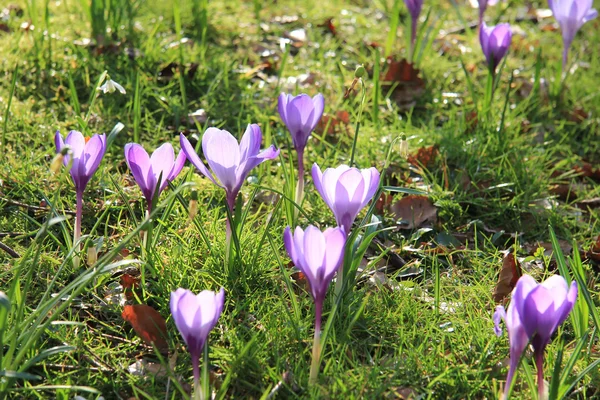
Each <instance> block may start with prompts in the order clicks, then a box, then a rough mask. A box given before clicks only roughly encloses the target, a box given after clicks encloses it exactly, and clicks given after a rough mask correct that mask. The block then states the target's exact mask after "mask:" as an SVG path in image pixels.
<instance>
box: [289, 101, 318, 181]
mask: <svg viewBox="0 0 600 400" xmlns="http://www.w3.org/2000/svg"><path fill="white" fill-rule="evenodd" d="M324 106H325V102H324V99H323V95H322V94H321V93H319V94H317V95H315V97H313V98H312V99H311V98H310V96H308V95H306V94H300V95H298V96H292V95H291V94H285V93H281V94H280V95H279V102H278V104H277V110H278V111H279V115H280V116H281V120H282V121H283V123H284V124H285V126H287V128H288V130H289V131H290V134H291V135H292V142H293V143H294V148H295V149H296V152H297V153H298V177H299V178H300V179H303V175H304V148H305V147H306V143H307V142H308V138H309V136H310V134H311V132H312V131H313V130H314V129H315V127H316V126H317V124H318V123H319V120H320V119H321V116H322V115H323V108H324Z"/></svg>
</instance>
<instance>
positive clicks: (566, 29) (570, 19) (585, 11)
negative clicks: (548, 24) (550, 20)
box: [548, 0, 598, 70]
mask: <svg viewBox="0 0 600 400" xmlns="http://www.w3.org/2000/svg"><path fill="white" fill-rule="evenodd" d="M548 5H549V6H550V9H551V10H552V14H553V15H554V18H556V20H557V21H558V24H559V25H560V29H561V31H562V37H563V46H564V49H563V70H564V69H565V67H566V65H567V60H568V58H569V48H570V47H571V43H572V42H573V39H574V38H575V35H576V34H577V31H579V29H580V28H581V27H582V26H583V24H585V23H586V22H588V21H590V20H592V19H594V18H596V17H597V16H598V11H596V10H595V9H593V8H592V5H593V1H592V0H548Z"/></svg>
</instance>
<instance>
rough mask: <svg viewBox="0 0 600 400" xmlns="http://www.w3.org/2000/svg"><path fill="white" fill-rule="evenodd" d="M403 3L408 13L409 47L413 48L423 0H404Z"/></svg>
mask: <svg viewBox="0 0 600 400" xmlns="http://www.w3.org/2000/svg"><path fill="white" fill-rule="evenodd" d="M404 4H406V8H408V12H409V14H410V19H411V25H410V27H411V36H410V43H411V47H413V48H414V45H415V40H416V39H417V21H418V20H419V15H420V14H421V9H422V8H423V0H404Z"/></svg>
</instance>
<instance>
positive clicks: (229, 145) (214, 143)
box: [180, 124, 279, 214]
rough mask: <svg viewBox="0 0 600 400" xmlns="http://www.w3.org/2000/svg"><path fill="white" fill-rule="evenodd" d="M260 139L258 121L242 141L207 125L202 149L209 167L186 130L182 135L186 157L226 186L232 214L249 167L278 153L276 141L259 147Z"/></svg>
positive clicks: (219, 183)
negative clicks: (201, 158)
mask: <svg viewBox="0 0 600 400" xmlns="http://www.w3.org/2000/svg"><path fill="white" fill-rule="evenodd" d="M261 141H262V132H261V131H260V127H259V126H258V125H256V124H251V125H248V127H247V128H246V132H244V135H243V136H242V140H241V141H240V143H239V144H238V142H237V140H236V139H235V138H234V137H233V135H232V134H231V133H229V132H227V131H225V130H221V129H217V128H208V129H207V130H206V132H204V135H203V136H202V152H203V153H204V157H205V158H206V161H207V162H208V166H209V167H210V171H209V170H208V168H206V166H205V165H204V163H203V162H202V161H201V160H200V157H198V154H196V151H195V150H194V147H193V146H192V145H191V143H190V142H189V140H187V138H186V137H185V136H184V135H183V134H181V135H180V143H181V148H182V150H183V152H184V153H185V155H186V156H187V159H188V160H190V162H191V163H192V164H194V166H195V167H196V168H198V170H199V171H200V172H201V173H202V174H203V175H204V176H206V177H207V178H208V179H210V180H211V181H212V182H213V183H214V184H215V185H217V186H219V187H221V188H223V189H225V193H226V199H227V205H228V206H229V210H230V211H231V213H232V214H233V207H234V204H235V199H236V197H237V195H238V193H239V191H240V188H241V187H242V184H243V183H244V180H245V179H246V177H247V176H248V174H249V173H250V171H251V170H252V169H253V168H254V167H256V166H257V165H259V164H260V163H262V162H263V161H266V160H272V159H274V158H276V157H277V156H278V155H279V150H278V149H276V148H275V146H273V145H271V146H270V147H269V148H267V149H266V150H263V151H260V143H261ZM211 171H212V172H211ZM213 174H214V175H213Z"/></svg>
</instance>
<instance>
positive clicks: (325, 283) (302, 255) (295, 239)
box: [283, 226, 346, 384]
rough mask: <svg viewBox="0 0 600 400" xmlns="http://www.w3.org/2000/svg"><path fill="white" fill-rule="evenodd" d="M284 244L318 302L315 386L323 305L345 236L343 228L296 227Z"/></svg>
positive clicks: (313, 367) (312, 371)
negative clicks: (303, 228) (322, 230)
mask: <svg viewBox="0 0 600 400" xmlns="http://www.w3.org/2000/svg"><path fill="white" fill-rule="evenodd" d="M283 242H284V244H285V248H286V250H287V252H288V254H289V256H290V258H291V259H292V262H293V263H294V265H295V266H296V268H298V269H299V270H300V271H302V272H303V273H304V275H305V276H306V279H307V280H308V283H309V285H310V293H311V295H312V297H313V300H314V302H315V335H314V340H313V352H312V362H311V366H310V383H311V384H314V383H316V381H317V377H318V374H319V366H320V362H321V349H322V343H321V317H322V314H323V302H324V301H325V295H326V294H327V288H328V287H329V283H330V282H331V280H332V279H333V276H334V275H335V273H336V271H337V270H338V268H339V267H340V265H341V264H342V261H343V258H344V247H345V245H346V233H345V232H344V230H343V229H342V228H329V229H326V230H325V231H324V232H321V231H320V230H319V229H318V228H317V227H315V226H308V227H307V228H306V229H305V230H302V228H300V227H296V229H295V231H294V233H293V234H292V232H291V230H290V227H289V226H288V227H287V228H286V229H285V231H284V233H283Z"/></svg>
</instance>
